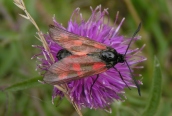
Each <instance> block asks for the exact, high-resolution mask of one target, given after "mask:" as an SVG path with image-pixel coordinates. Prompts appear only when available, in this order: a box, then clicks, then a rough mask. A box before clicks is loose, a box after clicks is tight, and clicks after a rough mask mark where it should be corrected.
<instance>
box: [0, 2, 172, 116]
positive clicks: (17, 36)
mask: <svg viewBox="0 0 172 116" xmlns="http://www.w3.org/2000/svg"><path fill="white" fill-rule="evenodd" d="M24 1H25V5H26V7H27V9H28V11H29V13H30V14H31V15H32V17H33V18H34V19H35V21H36V22H37V24H38V26H39V28H40V29H41V30H42V31H43V32H44V33H46V32H47V30H48V25H49V24H52V17H53V15H54V14H55V15H56V20H57V21H58V22H60V23H63V25H64V26H67V22H68V20H69V18H70V16H71V13H72V12H73V10H74V9H75V8H76V7H80V8H81V12H82V14H83V17H84V18H86V19H87V18H88V17H89V16H90V15H91V11H90V6H92V7H93V8H95V7H96V6H97V5H100V4H101V5H102V8H109V10H108V11H109V14H110V15H109V16H110V20H111V22H112V24H113V21H114V20H115V15H116V12H117V11H119V12H120V14H119V20H118V21H120V20H121V19H122V18H123V17H125V18H126V20H125V22H124V24H123V25H122V27H121V29H120V33H121V34H124V35H126V36H127V37H131V36H132V34H133V33H134V31H135V30H136V28H137V25H138V24H139V22H140V21H141V22H142V24H143V25H142V29H141V31H140V32H139V35H141V36H142V39H141V40H139V42H137V43H136V46H139V47H140V46H141V45H143V44H144V43H145V44H146V47H145V48H144V50H143V54H144V56H146V57H147V58H148V60H147V61H145V62H144V63H141V64H140V65H144V67H145V68H144V69H142V70H141V71H139V73H141V74H142V75H143V86H141V92H142V96H141V97H140V96H138V93H137V90H136V89H132V90H128V89H126V97H127V99H126V100H125V102H114V104H113V105H112V114H109V113H107V112H105V111H104V110H90V109H83V110H82V113H83V115H85V116H98V115H99V116H139V115H141V114H142V112H143V111H144V110H145V107H147V104H148V102H149V99H150V95H151V94H150V90H151V86H152V79H153V69H154V68H153V66H154V65H153V63H154V56H155V55H156V56H157V58H158V59H159V61H160V64H161V71H162V93H161V96H160V102H159V103H158V104H157V105H158V107H157V108H158V109H157V110H156V114H155V116H172V66H171V65H172V1H171V0H156V1H153V0H85V1H83V0H24ZM18 14H24V13H23V11H22V10H21V9H19V8H18V7H16V6H15V5H14V4H13V1H12V0H0V90H4V89H5V88H7V87H10V89H9V91H0V116H3V115H6V116H38V115H39V116H76V115H77V114H76V112H75V110H74V108H73V106H72V105H71V104H70V103H69V102H68V101H67V100H66V99H63V100H62V102H61V103H60V104H59V105H52V103H51V94H52V86H50V85H42V84H40V83H38V82H37V80H38V79H41V78H42V77H41V76H39V74H38V72H36V71H35V68H36V59H33V60H31V57H32V56H33V55H34V54H37V53H38V52H39V50H38V49H35V48H33V47H31V45H40V44H41V43H40V42H39V41H38V40H37V39H36V38H35V37H34V36H35V35H36V29H35V27H34V26H33V25H32V24H31V23H30V22H29V21H28V20H25V19H24V18H22V17H20V16H19V15H18ZM158 77H159V76H157V79H156V78H155V80H158ZM19 82H21V83H20V84H16V83H19ZM160 83H161V82H160ZM14 84H15V85H14ZM155 85H156V84H155ZM157 86H160V85H157ZM157 88H158V87H157ZM160 90H161V87H160ZM155 96H156V94H155Z"/></svg>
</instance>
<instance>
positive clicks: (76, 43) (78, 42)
mask: <svg viewBox="0 0 172 116" xmlns="http://www.w3.org/2000/svg"><path fill="white" fill-rule="evenodd" d="M73 44H74V45H75V46H81V45H82V41H81V40H74V42H73Z"/></svg>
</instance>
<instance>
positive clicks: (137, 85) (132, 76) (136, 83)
mask: <svg viewBox="0 0 172 116" xmlns="http://www.w3.org/2000/svg"><path fill="white" fill-rule="evenodd" d="M125 63H126V64H127V66H128V68H129V71H130V74H131V78H132V79H133V80H134V83H135V85H136V87H137V89H138V93H139V96H141V92H140V86H139V84H138V82H137V81H136V79H135V78H134V75H133V73H132V71H131V68H130V66H129V64H128V62H127V61H126V60H125Z"/></svg>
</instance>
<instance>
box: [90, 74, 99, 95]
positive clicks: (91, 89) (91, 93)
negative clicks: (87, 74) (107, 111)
mask: <svg viewBox="0 0 172 116" xmlns="http://www.w3.org/2000/svg"><path fill="white" fill-rule="evenodd" d="M98 78H99V74H97V77H96V79H95V80H94V81H93V84H92V85H91V88H90V95H91V94H92V88H93V86H94V84H95V83H96V81H97V79H98Z"/></svg>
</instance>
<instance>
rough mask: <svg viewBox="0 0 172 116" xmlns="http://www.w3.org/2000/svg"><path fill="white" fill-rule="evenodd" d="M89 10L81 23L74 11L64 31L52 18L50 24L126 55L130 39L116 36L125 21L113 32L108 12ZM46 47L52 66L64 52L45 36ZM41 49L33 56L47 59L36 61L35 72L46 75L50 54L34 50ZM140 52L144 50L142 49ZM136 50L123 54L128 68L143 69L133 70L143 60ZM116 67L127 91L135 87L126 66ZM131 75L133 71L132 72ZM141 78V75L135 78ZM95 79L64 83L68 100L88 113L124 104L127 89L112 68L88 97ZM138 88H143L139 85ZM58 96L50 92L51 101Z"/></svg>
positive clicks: (60, 94)
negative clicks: (90, 11)
mask: <svg viewBox="0 0 172 116" xmlns="http://www.w3.org/2000/svg"><path fill="white" fill-rule="evenodd" d="M91 10H92V15H91V16H90V18H89V19H88V20H84V19H83V17H82V14H80V15H78V14H79V8H77V9H76V10H75V11H74V12H73V14H72V16H71V18H70V20H69V22H68V27H67V28H65V27H63V26H62V25H61V24H59V23H58V22H57V21H56V20H55V19H54V18H53V22H54V25H55V26H57V27H60V28H62V29H65V30H67V31H69V32H71V33H74V34H77V35H80V36H85V37H88V38H90V39H92V40H95V41H98V42H100V43H103V44H105V45H107V46H110V47H112V48H114V49H115V50H116V51H117V52H118V53H120V54H125V52H126V49H127V47H128V43H129V41H130V40H131V38H128V39H126V38H124V36H121V35H119V34H118V31H119V29H120V27H121V26H122V23H123V21H124V18H123V19H122V21H121V22H120V24H119V25H118V26H117V27H116V28H115V26H109V19H108V21H107V22H106V23H105V19H106V15H108V11H107V9H104V10H103V11H102V10H101V6H98V7H96V9H95V10H93V9H92V8H91ZM77 16H79V19H80V23H77V21H78V17H77ZM117 18H118V15H117V17H116V20H115V24H114V25H116V22H117ZM44 37H45V39H46V41H47V43H48V46H49V48H50V51H51V54H52V55H53V57H54V59H55V62H58V59H57V58H56V54H57V53H58V51H59V50H61V49H63V48H62V47H60V46H59V45H58V44H57V43H55V42H54V41H53V40H52V39H51V37H50V35H49V34H45V35H44ZM138 39H140V36H137V37H135V38H134V41H136V40H138ZM34 47H37V48H40V50H41V53H40V54H38V55H35V56H40V55H44V56H46V59H43V58H42V59H41V58H38V60H39V62H40V64H38V69H39V70H40V71H41V72H42V71H44V72H46V71H47V70H48V69H49V67H50V66H51V65H52V64H53V62H52V61H51V59H50V57H49V55H48V54H49V53H48V52H47V51H46V50H45V49H44V48H43V47H42V46H34ZM142 48H143V47H142ZM142 48H141V49H139V48H136V49H133V50H131V49H129V50H128V51H127V53H126V60H127V62H128V64H129V66H130V67H131V69H133V68H143V67H142V66H137V67H136V66H135V64H137V63H139V62H142V61H144V60H146V58H144V57H142V56H139V55H138V53H139V52H140V51H141V50H142ZM115 67H116V68H117V69H118V70H119V71H120V73H121V74H122V77H123V79H124V80H125V83H127V85H128V86H129V87H136V86H135V84H134V82H133V80H132V77H131V74H130V71H129V68H128V66H127V65H126V64H125V63H118V64H116V65H115ZM132 71H133V70H132ZM138 76H140V75H138ZM96 77H97V76H96V75H93V76H89V77H85V78H82V79H80V80H75V81H71V82H69V83H67V86H68V89H69V90H68V92H69V97H70V99H71V100H72V101H73V102H74V103H76V104H77V105H78V107H79V108H80V109H81V107H88V108H90V109H92V108H93V109H98V108H103V109H106V108H109V107H110V105H111V104H112V103H113V101H114V100H123V98H125V96H124V93H125V92H124V88H127V85H126V84H125V83H124V81H123V80H122V79H121V78H120V76H119V74H118V72H117V71H116V70H114V69H113V68H111V69H109V70H107V71H106V72H103V73H101V74H99V78H98V79H97V81H96V82H95V84H94V86H93V87H92V90H91V91H92V94H91V95H90V88H91V86H92V84H93V82H94V80H95V79H96ZM138 83H139V84H142V82H141V81H138ZM56 96H60V97H63V96H64V94H63V93H62V92H61V91H60V90H58V89H57V88H56V87H54V89H53V95H52V100H53V99H54V98H55V97H56Z"/></svg>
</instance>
